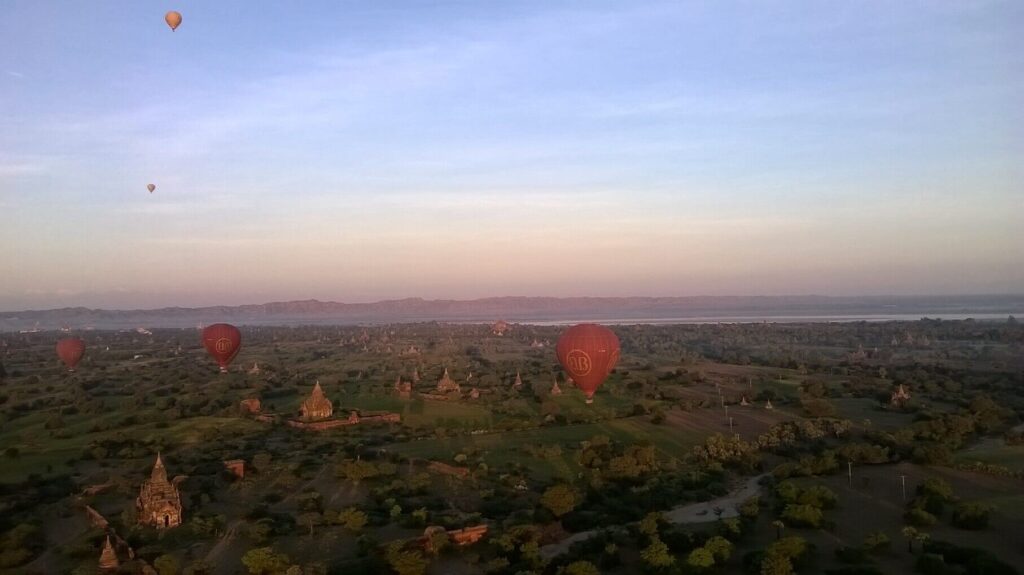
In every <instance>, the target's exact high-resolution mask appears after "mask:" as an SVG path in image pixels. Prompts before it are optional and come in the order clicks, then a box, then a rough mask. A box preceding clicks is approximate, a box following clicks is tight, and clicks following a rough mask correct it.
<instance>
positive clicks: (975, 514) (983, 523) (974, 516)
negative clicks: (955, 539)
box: [953, 503, 992, 529]
mask: <svg viewBox="0 0 1024 575" xmlns="http://www.w3.org/2000/svg"><path fill="white" fill-rule="evenodd" d="M991 513H992V508H991V507H989V506H987V505H982V504H980V503H961V504H960V505H957V506H956V509H954V510H953V525H954V526H955V527H959V528H960V529H985V528H986V527H988V518H989V515H990V514H991Z"/></svg>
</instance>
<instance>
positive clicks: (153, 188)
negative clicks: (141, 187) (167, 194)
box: [146, 184, 156, 194]
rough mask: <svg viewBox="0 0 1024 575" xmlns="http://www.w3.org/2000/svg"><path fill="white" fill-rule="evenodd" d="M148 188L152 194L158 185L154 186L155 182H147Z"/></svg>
mask: <svg viewBox="0 0 1024 575" xmlns="http://www.w3.org/2000/svg"><path fill="white" fill-rule="evenodd" d="M146 189H147V190H149V193H151V194H152V193H153V190H155V189H156V186H154V185H153V184H147V185H146Z"/></svg>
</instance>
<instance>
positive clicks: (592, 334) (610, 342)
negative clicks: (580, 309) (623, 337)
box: [555, 323, 619, 403]
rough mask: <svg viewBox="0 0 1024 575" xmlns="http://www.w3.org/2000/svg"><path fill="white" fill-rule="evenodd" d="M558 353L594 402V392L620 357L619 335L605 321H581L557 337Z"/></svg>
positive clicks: (588, 398)
mask: <svg viewBox="0 0 1024 575" xmlns="http://www.w3.org/2000/svg"><path fill="white" fill-rule="evenodd" d="M555 354H556V355H558V361H559V363H561V364H562V367H563V368H565V371H567V372H569V375H570V376H571V377H572V380H573V381H574V382H575V383H576V387H578V388H580V389H581V390H583V393H585V394H586V395H587V403H593V402H594V392H595V391H597V388H598V387H601V384H602V383H604V380H605V378H606V377H608V374H609V373H611V371H612V368H614V367H615V363H616V362H618V361H619V338H618V337H617V336H616V335H615V333H614V332H612V330H610V329H608V328H606V327H604V326H603V325H597V324H596V323H581V324H579V325H574V326H572V327H570V328H569V329H567V330H566V331H565V333H563V334H562V337H560V338H558V344H557V345H556V346H555Z"/></svg>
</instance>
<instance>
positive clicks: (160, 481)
mask: <svg viewBox="0 0 1024 575" xmlns="http://www.w3.org/2000/svg"><path fill="white" fill-rule="evenodd" d="M135 508H136V510H137V512H138V516H139V523H141V524H143V525H151V526H153V527H156V528H157V529H167V528H170V527H175V526H178V525H181V494H180V493H178V487H177V486H176V485H175V484H174V483H171V482H170V481H168V480H167V470H166V469H164V462H163V459H161V457H160V454H159V453H158V454H157V456H156V464H155V465H153V472H152V473H151V474H150V475H149V480H148V481H145V482H143V484H142V489H141V490H140V491H139V497H138V498H137V499H136V500H135Z"/></svg>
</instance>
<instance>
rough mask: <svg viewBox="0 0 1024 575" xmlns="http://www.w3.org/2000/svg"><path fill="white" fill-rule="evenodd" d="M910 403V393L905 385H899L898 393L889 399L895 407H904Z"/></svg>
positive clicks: (895, 392) (893, 393)
mask: <svg viewBox="0 0 1024 575" xmlns="http://www.w3.org/2000/svg"><path fill="white" fill-rule="evenodd" d="M908 401H910V392H909V391H907V388H905V387H903V384H902V383H901V384H899V386H898V387H896V391H894V392H892V397H890V398H889V404H890V405H892V406H894V407H903V406H904V405H906V404H907V402H908Z"/></svg>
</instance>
